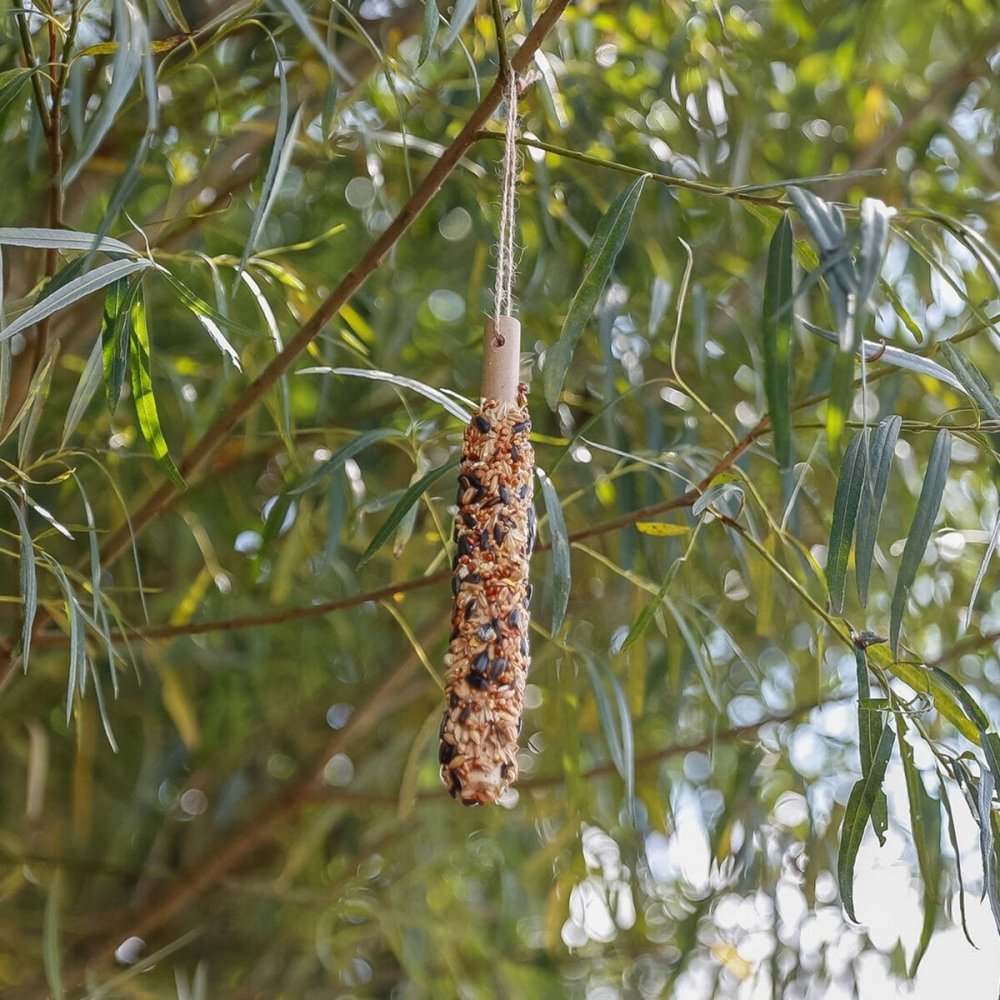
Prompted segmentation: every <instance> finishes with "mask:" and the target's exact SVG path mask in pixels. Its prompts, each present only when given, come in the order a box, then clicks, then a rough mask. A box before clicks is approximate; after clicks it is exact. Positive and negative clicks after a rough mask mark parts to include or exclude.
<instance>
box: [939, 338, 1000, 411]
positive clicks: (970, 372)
mask: <svg viewBox="0 0 1000 1000" xmlns="http://www.w3.org/2000/svg"><path fill="white" fill-rule="evenodd" d="M941 353H942V354H943V355H944V356H945V358H946V359H947V361H948V364H949V365H951V370H952V371H953V372H954V373H955V374H956V375H957V376H958V380H959V382H961V383H962V388H963V389H964V390H965V391H966V392H967V393H968V394H969V395H970V396H971V397H972V399H973V401H974V402H975V404H976V406H977V407H978V408H979V411H980V413H982V415H983V416H984V417H985V418H986V419H987V420H998V421H1000V400H998V399H997V397H996V396H995V395H994V394H993V389H992V388H991V387H990V383H989V382H988V381H987V380H986V376H985V375H983V373H982V372H981V371H980V370H979V369H978V368H977V367H976V366H975V365H974V364H973V363H972V362H971V361H970V360H969V359H968V358H967V357H966V356H965V355H964V354H963V353H962V352H961V351H960V350H959V349H958V348H957V347H955V345H954V344H950V343H948V341H945V342H944V343H943V344H941Z"/></svg>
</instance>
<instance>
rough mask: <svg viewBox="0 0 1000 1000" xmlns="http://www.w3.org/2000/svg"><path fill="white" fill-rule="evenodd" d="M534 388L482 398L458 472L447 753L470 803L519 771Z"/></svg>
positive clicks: (449, 769) (455, 786) (452, 779)
mask: <svg viewBox="0 0 1000 1000" xmlns="http://www.w3.org/2000/svg"><path fill="white" fill-rule="evenodd" d="M526 394H527V388H526V386H524V385H523V384H522V385H519V386H518V394H517V403H516V404H510V403H500V402H497V401H496V400H485V399H484V400H483V401H482V404H481V406H480V408H479V410H478V411H477V412H476V413H475V415H474V416H473V418H472V420H471V421H470V422H469V426H468V427H466V429H465V439H464V443H463V451H462V466H461V471H460V473H459V477H458V497H457V499H456V503H457V504H458V514H457V515H456V518H455V536H454V537H455V543H456V545H457V549H458V551H457V554H456V556H455V562H454V566H453V570H452V581H451V588H452V593H453V594H454V597H455V600H454V604H453V606H452V614H451V624H452V633H451V641H450V642H449V644H448V652H447V653H446V654H445V658H444V662H445V666H446V667H447V674H446V677H445V695H446V697H447V699H448V701H447V707H446V708H445V712H444V718H443V719H442V720H441V749H440V753H439V760H440V762H441V778H442V780H443V781H444V783H445V785H447V787H448V791H449V792H450V793H451V795H452V797H453V798H456V799H458V800H459V801H461V802H462V804H463V805H467V806H471V805H477V804H487V803H491V802H496V800H497V799H498V798H499V797H500V796H501V795H502V794H503V793H504V791H505V790H506V789H507V787H508V786H509V785H510V784H511V782H512V781H514V779H515V778H516V777H517V737H518V735H519V734H520V732H521V709H522V705H523V702H524V685H525V680H526V678H527V675H528V665H529V662H530V657H529V653H528V622H529V612H528V602H529V601H530V600H531V584H530V582H529V580H528V560H529V558H530V556H531V549H532V546H533V545H534V539H535V511H534V507H533V506H532V495H533V488H534V468H535V455H534V451H533V449H532V447H531V445H530V444H529V443H528V433H529V431H530V430H531V421H530V419H529V417H528V410H527V401H526Z"/></svg>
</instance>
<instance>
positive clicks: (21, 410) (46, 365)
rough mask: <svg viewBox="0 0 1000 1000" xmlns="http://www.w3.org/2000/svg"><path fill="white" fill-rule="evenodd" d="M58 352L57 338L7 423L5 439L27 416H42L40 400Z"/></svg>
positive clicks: (45, 389) (45, 393)
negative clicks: (15, 411) (12, 416)
mask: <svg viewBox="0 0 1000 1000" xmlns="http://www.w3.org/2000/svg"><path fill="white" fill-rule="evenodd" d="M58 353H59V341H58V340H56V341H54V342H53V343H52V344H51V345H49V349H48V350H47V351H46V352H45V356H44V357H43V358H42V363H41V364H40V365H39V366H38V369H37V370H36V371H35V373H34V375H32V376H31V382H30V383H29V384H28V391H27V393H25V396H24V399H23V400H22V402H21V405H20V406H19V407H18V410H17V413H15V414H14V418H13V419H12V420H11V422H10V423H9V424H8V425H7V428H6V430H5V431H4V433H3V438H2V440H3V441H6V440H7V439H8V438H9V437H10V436H11V434H13V433H14V431H16V430H18V429H19V428H20V426H21V424H22V422H23V421H24V420H25V418H27V419H28V420H29V421H32V420H33V421H34V422H36V423H37V421H38V419H39V416H40V411H39V406H38V400H39V399H41V400H42V402H44V400H45V397H46V395H47V394H48V391H49V383H50V380H51V378H52V367H53V365H54V364H55V360H56V356H57V355H58ZM22 441H23V439H22ZM22 451H23V447H19V448H18V452H19V453H21V452H22Z"/></svg>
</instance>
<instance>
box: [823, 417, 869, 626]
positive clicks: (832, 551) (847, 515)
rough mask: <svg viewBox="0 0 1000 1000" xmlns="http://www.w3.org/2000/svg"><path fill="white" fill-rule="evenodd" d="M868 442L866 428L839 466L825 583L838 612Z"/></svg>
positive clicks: (832, 603)
mask: <svg viewBox="0 0 1000 1000" xmlns="http://www.w3.org/2000/svg"><path fill="white" fill-rule="evenodd" d="M867 442H868V431H867V430H865V431H862V432H861V433H860V434H856V435H855V436H854V437H853V438H852V439H851V443H850V444H849V445H848V446H847V452H846V454H845V455H844V462H843V464H842V465H841V467H840V479H839V480H838V482H837V495H836V497H835V498H834V501H833V524H832V525H831V527H830V544H829V546H828V550H827V555H826V585H827V588H828V589H829V591H830V609H831V611H833V613H834V614H835V615H839V614H841V613H842V612H843V610H844V584H845V581H846V580H847V563H848V560H849V558H850V555H851V541H852V540H853V538H854V525H855V522H856V520H857V516H858V508H859V507H860V505H861V492H862V488H863V485H864V481H865V458H866V456H865V448H866V446H867Z"/></svg>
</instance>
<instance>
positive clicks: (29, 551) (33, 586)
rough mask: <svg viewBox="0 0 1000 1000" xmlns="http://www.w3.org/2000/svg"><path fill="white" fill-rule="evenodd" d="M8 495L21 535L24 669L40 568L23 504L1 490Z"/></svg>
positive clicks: (0, 491) (19, 567)
mask: <svg viewBox="0 0 1000 1000" xmlns="http://www.w3.org/2000/svg"><path fill="white" fill-rule="evenodd" d="M0 493H2V494H3V496H4V497H6V499H7V502H8V503H9V504H10V507H11V510H12V511H13V512H14V519H15V520H16V521H17V528H18V531H19V533H20V535H21V552H20V556H19V559H18V578H19V586H20V595H21V605H22V607H21V615H22V618H21V663H22V666H23V669H24V670H27V669H28V658H29V655H30V653H31V634H32V630H33V629H34V626H35V614H36V613H37V611H38V570H37V569H36V563H35V544H34V542H33V541H32V540H31V532H30V531H29V530H28V520H27V518H26V517H25V516H24V511H23V510H22V509H21V504H20V502H19V501H18V499H17V498H16V497H13V496H11V495H10V494H9V493H7V492H6V490H0Z"/></svg>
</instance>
